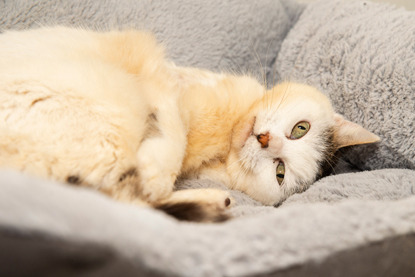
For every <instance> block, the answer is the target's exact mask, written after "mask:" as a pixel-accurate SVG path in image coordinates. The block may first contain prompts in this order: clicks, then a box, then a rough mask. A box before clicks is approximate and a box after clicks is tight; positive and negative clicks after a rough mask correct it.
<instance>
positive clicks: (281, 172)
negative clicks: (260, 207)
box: [277, 162, 285, 186]
mask: <svg viewBox="0 0 415 277" xmlns="http://www.w3.org/2000/svg"><path fill="white" fill-rule="evenodd" d="M284 176H285V166H284V163H283V162H279V163H278V166H277V181H278V184H280V186H281V185H282V181H284Z"/></svg>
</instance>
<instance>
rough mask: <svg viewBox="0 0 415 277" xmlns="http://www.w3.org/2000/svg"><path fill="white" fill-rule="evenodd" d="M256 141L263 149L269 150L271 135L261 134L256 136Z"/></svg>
mask: <svg viewBox="0 0 415 277" xmlns="http://www.w3.org/2000/svg"><path fill="white" fill-rule="evenodd" d="M256 139H257V140H258V142H259V143H260V144H261V147H262V148H267V147H268V142H269V133H266V134H259V135H257V136H256Z"/></svg>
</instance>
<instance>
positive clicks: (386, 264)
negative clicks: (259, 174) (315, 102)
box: [0, 0, 415, 276]
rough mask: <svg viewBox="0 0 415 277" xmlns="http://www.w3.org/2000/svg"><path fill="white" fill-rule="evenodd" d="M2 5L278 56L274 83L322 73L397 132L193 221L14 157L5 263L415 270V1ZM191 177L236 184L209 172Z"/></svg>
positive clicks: (8, 23) (333, 87) (15, 269)
mask: <svg viewBox="0 0 415 277" xmlns="http://www.w3.org/2000/svg"><path fill="white" fill-rule="evenodd" d="M0 15H1V16H0V18H1V20H0V24H1V25H0V29H2V30H6V29H11V28H13V29H23V28H29V27H34V26H38V25H45V24H46V25H51V24H65V25H72V26H85V27H89V28H98V29H105V28H115V27H135V28H145V29H150V30H152V31H154V32H155V33H156V35H157V36H158V38H159V39H160V40H162V41H164V43H165V44H166V47H167V49H168V52H169V54H170V57H172V58H173V59H174V60H175V61H176V62H177V63H178V64H180V65H192V66H199V67H204V68H208V69H212V70H233V71H237V72H251V73H252V74H254V75H256V76H258V77H261V75H262V74H263V73H262V69H265V74H266V76H267V77H268V80H269V83H272V80H273V77H274V76H277V79H278V80H281V79H284V80H286V79H290V80H296V81H301V82H306V83H309V84H312V85H314V86H318V87H319V88H321V89H322V91H324V92H325V93H327V94H328V95H329V96H330V97H331V99H332V101H333V103H334V104H335V106H336V108H337V110H338V111H339V112H341V113H343V114H344V115H345V116H346V117H347V118H348V119H351V120H353V121H356V122H358V123H361V124H363V125H364V126H365V127H367V128H368V129H370V130H371V131H373V132H375V133H376V134H378V135H379V136H380V137H381V138H382V142H381V143H380V144H378V145H375V146H370V147H363V148H362V147H356V148H352V149H348V150H347V151H345V153H344V157H345V158H344V160H343V161H342V162H341V164H340V165H339V166H338V167H337V168H336V172H337V174H336V175H333V176H329V177H326V178H324V179H322V180H320V181H318V182H316V183H315V184H314V185H313V186H312V187H311V188H310V189H308V190H307V191H305V192H304V193H302V194H297V195H294V196H292V197H290V198H289V199H288V200H287V201H286V202H284V203H283V204H282V205H281V206H280V207H278V208H274V207H264V206H261V205H259V203H257V202H255V201H253V200H252V199H250V198H249V197H247V196H245V195H244V194H242V193H239V192H232V193H233V196H234V198H235V199H236V200H237V201H238V204H237V205H235V206H234V207H233V208H232V209H231V212H232V214H233V215H234V219H232V220H231V221H228V222H225V223H221V224H194V223H185V222H178V221H176V220H174V219H172V218H170V217H168V216H166V215H164V214H163V213H160V212H157V211H155V210H151V209H145V208H139V207H135V206H130V205H125V204H122V203H118V202H115V201H113V200H112V199H109V198H107V197H105V196H103V195H101V194H99V193H98V192H95V191H91V190H88V189H83V188H73V187H69V186H66V185H63V184H54V183H52V182H48V181H44V180H39V179H36V178H33V177H30V176H25V175H23V174H20V173H16V172H13V171H9V170H2V171H1V172H0V191H1V193H0V276H140V275H148V276H152V275H155V276H158V275H169V276H171V275H183V276H223V275H226V276H241V275H243V276H412V275H413V273H414V272H415V263H414V262H413V261H414V258H413V257H414V254H415V196H414V194H415V170H414V169H415V140H414V137H413V133H414V122H415V118H414V114H415V113H414V111H415V79H414V73H415V64H414V61H415V50H414V48H413V46H414V41H415V13H414V12H408V11H405V10H402V9H396V8H394V7H392V6H389V5H381V4H373V3H370V2H361V1H356V2H350V1H347V2H341V1H328V0H326V1H320V2H317V3H315V4H310V5H308V6H305V5H300V4H297V3H295V2H292V1H284V0H279V1H277V0H274V1H272V0H269V1H266V0H262V1H257V2H253V1H248V0H247V1H239V0H238V1H237V0H234V1H226V2H225V1H219V0H215V1H206V2H203V3H202V2H200V3H194V2H192V1H185V0H180V1H139V2H137V1H133V0H126V1H121V2H120V1H111V0H107V1H93V0H88V1H81V0H79V1H63V0H62V1H53V2H51V1H46V0H44V1H7V2H2V3H0ZM257 55H258V57H259V58H256V57H257ZM258 59H259V61H258ZM260 64H262V69H261V65H260ZM0 154H1V153H0ZM386 167H395V168H397V169H386ZM364 169H371V170H372V171H362V170H364ZM352 171H354V172H352ZM341 173H342V174H341ZM179 185H180V186H181V187H183V188H187V187H221V184H215V183H212V182H209V181H206V180H186V181H183V182H182V183H180V184H179Z"/></svg>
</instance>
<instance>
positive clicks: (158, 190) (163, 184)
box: [141, 172, 176, 203]
mask: <svg viewBox="0 0 415 277" xmlns="http://www.w3.org/2000/svg"><path fill="white" fill-rule="evenodd" d="M146 173H148V172H146ZM175 180H176V176H175V175H168V174H167V175H159V174H156V175H154V176H141V197H142V198H143V200H145V201H147V202H149V203H154V202H157V201H159V200H161V199H165V198H167V197H168V196H169V195H170V194H171V193H172V192H173V187H174V182H175Z"/></svg>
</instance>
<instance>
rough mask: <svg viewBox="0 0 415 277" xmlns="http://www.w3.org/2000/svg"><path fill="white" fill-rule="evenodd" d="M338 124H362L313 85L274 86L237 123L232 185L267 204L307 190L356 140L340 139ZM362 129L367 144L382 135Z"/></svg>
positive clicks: (288, 84) (349, 125) (233, 144)
mask: <svg viewBox="0 0 415 277" xmlns="http://www.w3.org/2000/svg"><path fill="white" fill-rule="evenodd" d="M340 125H343V126H346V128H348V127H351V128H358V127H360V126H358V125H356V124H354V123H351V122H349V121H346V120H344V119H343V118H342V117H341V116H339V115H337V114H336V113H335V112H334V111H333V108H332V106H331V104H330V101H329V100H328V99H327V97H326V96H324V95H323V94H322V93H321V92H319V91H318V90H316V89H315V88H312V87H309V86H306V85H300V84H295V83H284V84H281V85H278V86H276V87H274V88H273V89H272V90H270V91H268V92H267V93H266V94H265V96H264V97H263V98H262V99H261V101H258V102H257V103H256V104H255V105H254V106H253V107H252V109H251V112H250V113H249V114H248V115H247V116H246V118H244V119H243V120H242V122H241V123H240V124H239V125H237V127H236V128H235V132H234V135H233V142H232V150H231V154H230V156H229V160H228V172H229V173H230V175H231V178H232V182H233V186H234V188H236V189H239V190H242V191H244V192H246V193H247V194H248V195H250V196H251V197H253V198H254V199H256V200H259V201H261V202H262V203H264V204H269V205H272V204H278V203H280V202H282V201H283V200H284V199H286V198H287V197H288V196H290V195H291V194H293V193H295V192H299V191H303V190H304V189H306V188H307V187H308V186H309V185H310V184H312V183H313V182H314V181H315V180H316V179H317V178H318V177H319V176H322V175H323V174H324V172H323V171H324V169H325V167H327V166H329V167H330V166H334V164H333V162H334V161H333V157H334V153H335V151H336V150H337V149H338V148H340V147H342V146H345V145H351V144H358V143H356V141H353V142H352V141H351V140H349V139H346V140H347V141H348V142H342V141H341V139H340V140H339V138H338V137H339V134H341V131H340V130H339V126H340ZM357 126H358V127H357ZM359 130H360V131H362V130H364V129H363V128H362V127H360V129H359ZM364 131H365V132H366V133H365V135H366V136H369V137H365V141H364V142H363V143H367V142H373V141H376V140H377V139H378V138H377V137H376V136H374V135H373V134H372V135H373V137H370V135H369V134H371V133H370V132H368V131H366V130H364ZM367 133H369V134H367ZM344 135H345V136H348V133H347V132H346V133H344ZM359 143H362V141H361V140H360V142H359Z"/></svg>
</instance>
